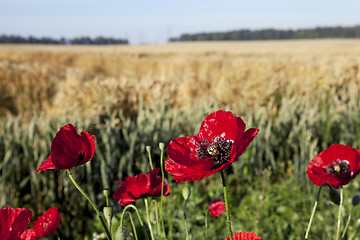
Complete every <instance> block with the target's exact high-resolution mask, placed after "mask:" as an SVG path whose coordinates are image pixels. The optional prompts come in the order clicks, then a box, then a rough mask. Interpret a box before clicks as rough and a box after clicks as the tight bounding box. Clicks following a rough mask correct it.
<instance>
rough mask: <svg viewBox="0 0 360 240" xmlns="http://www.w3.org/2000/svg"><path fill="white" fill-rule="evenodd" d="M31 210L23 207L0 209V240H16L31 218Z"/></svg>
mask: <svg viewBox="0 0 360 240" xmlns="http://www.w3.org/2000/svg"><path fill="white" fill-rule="evenodd" d="M32 215H33V213H32V211H30V210H27V209H25V208H12V207H9V208H8V207H7V206H6V207H5V208H2V209H0V236H1V239H2V240H18V239H20V235H21V233H23V232H24V230H25V229H26V228H27V226H28V225H29V223H30V219H31V218H32Z"/></svg>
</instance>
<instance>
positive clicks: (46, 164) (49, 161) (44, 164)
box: [35, 155, 56, 173]
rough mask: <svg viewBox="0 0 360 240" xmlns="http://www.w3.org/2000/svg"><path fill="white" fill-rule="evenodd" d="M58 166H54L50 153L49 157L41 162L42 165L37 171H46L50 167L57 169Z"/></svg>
mask: <svg viewBox="0 0 360 240" xmlns="http://www.w3.org/2000/svg"><path fill="white" fill-rule="evenodd" d="M55 168H56V167H55V166H54V164H53V163H52V156H51V155H50V156H49V157H48V159H46V160H45V161H43V162H42V163H41V165H40V166H39V168H38V169H37V170H36V171H35V173H37V172H39V171H46V170H48V169H55Z"/></svg>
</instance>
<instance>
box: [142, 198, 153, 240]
mask: <svg viewBox="0 0 360 240" xmlns="http://www.w3.org/2000/svg"><path fill="white" fill-rule="evenodd" d="M144 202H145V210H146V217H147V222H148V225H149V231H150V237H151V239H152V240H154V234H153V232H152V227H151V222H150V214H149V207H148V201H147V199H146V198H144Z"/></svg>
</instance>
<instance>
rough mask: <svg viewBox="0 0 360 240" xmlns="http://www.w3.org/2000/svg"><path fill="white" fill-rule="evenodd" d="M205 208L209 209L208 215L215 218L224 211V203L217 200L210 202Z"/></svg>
mask: <svg viewBox="0 0 360 240" xmlns="http://www.w3.org/2000/svg"><path fill="white" fill-rule="evenodd" d="M206 208H208V209H209V213H210V215H213V216H216V217H218V216H220V215H221V214H222V213H223V212H224V211H225V210H226V207H225V203H224V202H222V201H219V200H217V199H214V200H212V201H211V202H210V203H209V205H208V206H207V207H206Z"/></svg>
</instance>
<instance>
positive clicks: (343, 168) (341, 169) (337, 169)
mask: <svg viewBox="0 0 360 240" xmlns="http://www.w3.org/2000/svg"><path fill="white" fill-rule="evenodd" d="M349 171H350V166H349V161H347V160H336V161H333V162H331V163H329V165H327V166H326V173H327V174H332V175H339V174H342V173H346V172H349Z"/></svg>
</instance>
